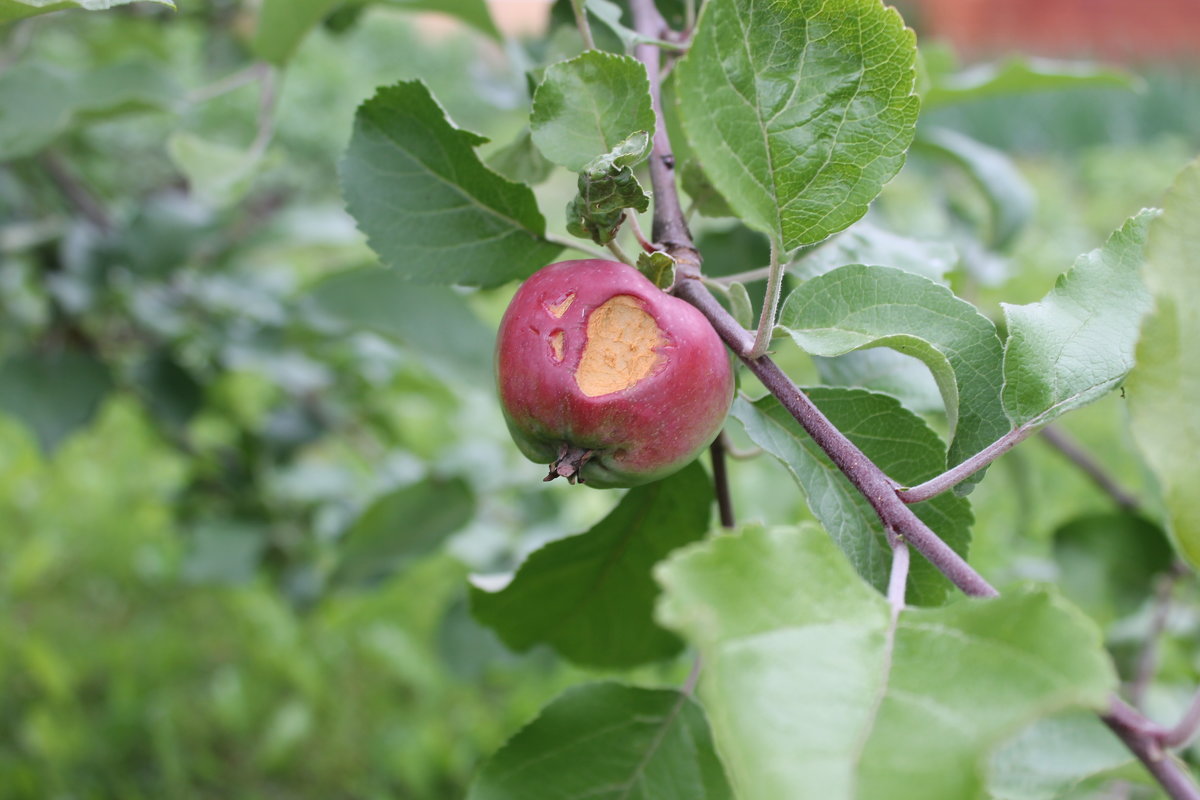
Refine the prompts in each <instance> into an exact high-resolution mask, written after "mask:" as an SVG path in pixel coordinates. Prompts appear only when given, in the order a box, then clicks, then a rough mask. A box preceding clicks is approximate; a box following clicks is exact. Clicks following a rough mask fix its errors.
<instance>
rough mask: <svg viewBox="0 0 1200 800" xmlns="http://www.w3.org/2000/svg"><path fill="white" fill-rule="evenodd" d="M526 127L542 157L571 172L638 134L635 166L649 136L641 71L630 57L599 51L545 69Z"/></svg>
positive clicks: (647, 90) (646, 89)
mask: <svg viewBox="0 0 1200 800" xmlns="http://www.w3.org/2000/svg"><path fill="white" fill-rule="evenodd" d="M530 126H531V129H532V131H533V141H534V144H536V145H537V146H538V149H539V150H541V151H542V154H543V155H544V156H546V158H548V159H550V160H551V161H553V162H554V163H556V164H561V165H562V166H564V167H566V168H567V169H570V170H572V171H579V170H582V169H583V168H584V167H585V166H586V165H587V164H588V163H589V162H591V161H592V159H594V158H596V157H598V156H601V155H604V154H605V153H611V152H612V151H613V150H614V149H616V148H617V147H618V146H619V145H621V144H622V143H623V142H627V141H629V140H630V138H631V137H632V136H633V135H634V134H635V133H637V132H638V131H642V132H644V133H645V134H647V136H646V138H645V139H644V140H643V149H642V150H641V151H640V152H638V153H633V154H631V156H632V157H633V160H632V162H631V164H636V163H637V162H638V161H641V160H642V159H643V158H645V156H646V154H647V153H648V152H649V148H650V137H651V136H653V135H654V112H653V110H652V109H651V108H650V82H649V79H648V78H647V77H646V68H645V67H643V66H642V64H641V62H639V61H637V60H636V59H634V58H632V57H630V56H620V55H615V54H613V53H605V52H602V51H599V50H589V51H587V52H585V53H583V54H581V55H579V56H576V57H575V58H573V59H571V60H570V61H563V62H560V63H558V64H551V65H550V66H549V67H548V68H547V69H546V74H545V77H544V78H543V79H542V83H541V85H540V86H538V88H537V91H536V92H535V93H534V95H533V113H532V115H531V116H530Z"/></svg>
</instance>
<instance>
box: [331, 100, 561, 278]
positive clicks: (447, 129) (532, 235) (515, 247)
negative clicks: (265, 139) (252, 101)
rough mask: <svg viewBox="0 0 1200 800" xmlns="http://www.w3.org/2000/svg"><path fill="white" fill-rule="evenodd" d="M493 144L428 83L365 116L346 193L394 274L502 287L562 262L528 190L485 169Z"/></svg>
mask: <svg viewBox="0 0 1200 800" xmlns="http://www.w3.org/2000/svg"><path fill="white" fill-rule="evenodd" d="M485 141H487V140H486V139H484V138H483V137H482V136H478V135H476V134H474V133H470V132H468V131H464V130H462V129H460V128H456V127H455V126H454V125H453V124H452V123H451V122H450V121H449V120H448V119H447V118H446V115H445V112H443V111H442V109H441V108H440V107H439V106H438V104H437V102H436V101H435V100H434V99H433V96H432V95H430V93H429V90H428V89H427V88H426V87H425V85H424V84H423V83H421V82H420V81H404V82H401V83H397V84H396V85H394V86H388V87H384V88H381V89H380V90H379V91H378V92H377V93H376V94H375V96H374V97H373V98H371V99H370V100H368V101H367V102H365V103H363V104H362V106H360V107H359V109H358V114H357V115H356V117H355V122H354V133H353V135H352V137H351V139H350V146H349V148H348V149H347V151H346V156H345V158H344V160H343V161H342V186H343V191H344V194H345V196H346V204H347V206H348V208H349V209H350V213H351V214H353V215H354V217H355V218H356V219H357V220H358V225H359V227H360V228H361V229H362V230H363V232H365V233H366V234H367V237H368V239H369V241H370V244H371V246H372V247H373V248H374V250H375V252H376V253H378V254H379V257H380V258H381V259H382V260H383V263H384V264H385V265H387V266H388V267H391V268H393V269H395V270H396V271H397V272H398V273H399V274H400V275H402V276H404V277H405V278H408V279H412V280H415V281H418V282H420V283H442V284H450V283H465V284H473V285H482V286H495V285H498V284H501V283H504V282H506V281H509V280H512V279H514V278H524V277H526V276H528V275H530V274H532V273H533V272H534V271H535V270H537V269H539V268H541V267H543V266H545V265H546V264H547V263H548V262H549V261H550V260H551V259H552V258H553V257H554V256H555V255H557V254H558V252H559V251H560V250H561V249H562V248H561V247H559V246H558V245H554V244H550V243H549V242H547V241H546V240H545V238H543V234H544V233H545V229H546V221H545V219H544V218H543V217H542V215H541V212H539V211H538V208H537V201H536V199H535V198H534V196H533V192H532V191H531V190H530V189H529V187H528V186H524V185H521V184H516V183H512V182H511V181H508V180H506V179H504V178H502V177H500V176H499V175H497V174H496V173H495V172H492V171H491V170H490V169H488V168H487V167H486V166H484V165H483V163H482V162H481V161H480V160H479V156H478V155H476V153H475V147H476V146H477V145H479V144H482V143H483V142H485Z"/></svg>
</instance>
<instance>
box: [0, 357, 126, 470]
mask: <svg viewBox="0 0 1200 800" xmlns="http://www.w3.org/2000/svg"><path fill="white" fill-rule="evenodd" d="M111 389H112V378H111V376H110V375H109V371H108V367H107V366H106V365H105V363H104V362H103V361H101V360H100V359H98V358H96V357H95V356H94V355H92V354H90V353H84V352H79V351H76V350H65V351H62V352H59V353H36V352H30V353H19V354H17V355H13V356H10V357H9V358H8V359H7V360H6V361H4V362H3V363H0V412H4V413H6V414H11V415H12V416H14V417H16V418H17V419H19V420H21V421H22V422H23V423H25V425H27V426H28V427H29V429H30V430H32V431H33V433H34V434H35V435H36V436H37V440H38V443H39V444H41V446H42V450H43V451H44V452H46V453H51V452H53V451H54V450H55V449H56V448H57V447H58V446H59V444H61V443H62V441H63V440H64V439H66V438H67V436H68V435H70V434H71V433H72V432H73V431H75V430H76V429H77V428H81V427H83V426H84V425H86V424H87V423H88V422H90V421H91V420H92V418H93V417H94V416H96V412H97V411H98V410H99V408H100V404H101V402H102V401H103V400H104V398H105V397H106V396H107V395H108V393H109V391H110V390H111Z"/></svg>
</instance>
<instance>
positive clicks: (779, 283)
mask: <svg viewBox="0 0 1200 800" xmlns="http://www.w3.org/2000/svg"><path fill="white" fill-rule="evenodd" d="M781 247H782V246H781V245H780V243H779V242H778V241H777V240H776V239H775V237H771V265H770V266H769V267H768V268H767V291H766V294H765V295H764V296H763V304H762V311H761V312H759V316H758V330H757V331H755V333H754V345H753V346H752V347H751V348H750V357H751V358H760V357H762V356H763V355H765V354H766V352H767V349H768V348H769V347H770V346H771V335H772V334H773V333H774V332H775V312H776V310H777V309H778V308H779V292H780V290H781V288H782V287H783V269H784V267H783V263H782V260H781V259H780V258H779V250H780V249H781Z"/></svg>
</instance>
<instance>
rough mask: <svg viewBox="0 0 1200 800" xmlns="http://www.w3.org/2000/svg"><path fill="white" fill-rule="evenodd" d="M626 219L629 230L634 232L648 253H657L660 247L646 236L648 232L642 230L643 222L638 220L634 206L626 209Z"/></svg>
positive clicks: (638, 241) (634, 236) (634, 235)
mask: <svg viewBox="0 0 1200 800" xmlns="http://www.w3.org/2000/svg"><path fill="white" fill-rule="evenodd" d="M625 221H626V222H627V223H628V224H629V232H630V233H632V234H633V238H635V239H637V243H638V244H640V245H641V246H642V249H643V250H645V251H646V252H647V253H657V252H658V248H657V247H655V246H654V242H651V241H650V240H649V239H647V238H646V234H645V233H644V232H643V231H642V223H640V222H638V218H637V212H636V211H634V210H633V209H632V208H627V209H625Z"/></svg>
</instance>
